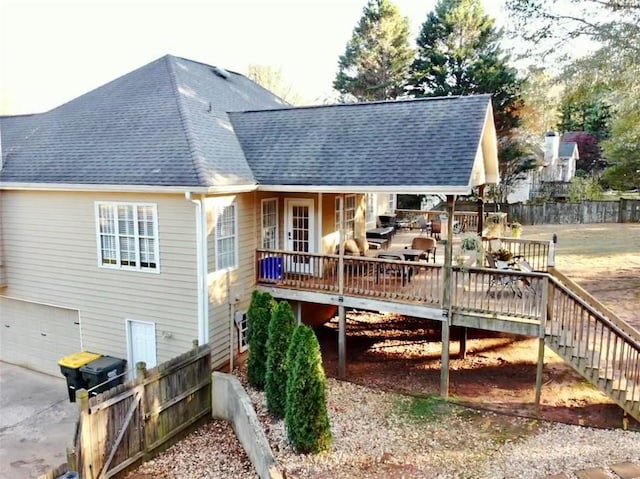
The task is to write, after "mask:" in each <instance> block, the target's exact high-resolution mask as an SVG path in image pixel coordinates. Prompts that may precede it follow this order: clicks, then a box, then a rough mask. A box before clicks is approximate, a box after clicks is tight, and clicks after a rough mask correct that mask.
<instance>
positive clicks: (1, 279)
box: [0, 160, 7, 292]
mask: <svg viewBox="0 0 640 479" xmlns="http://www.w3.org/2000/svg"><path fill="white" fill-rule="evenodd" d="M0 161H1V160H0ZM3 194H4V192H3V191H0V292H1V291H2V289H3V288H4V287H5V286H6V284H7V275H6V273H5V267H4V240H3V239H2V223H3V220H2V217H3V213H2V200H3Z"/></svg>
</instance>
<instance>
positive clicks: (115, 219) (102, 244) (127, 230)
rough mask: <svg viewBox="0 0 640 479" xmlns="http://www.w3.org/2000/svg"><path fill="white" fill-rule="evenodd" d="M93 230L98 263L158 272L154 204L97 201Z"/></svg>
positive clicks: (155, 210) (105, 265) (156, 216)
mask: <svg viewBox="0 0 640 479" xmlns="http://www.w3.org/2000/svg"><path fill="white" fill-rule="evenodd" d="M96 229H97V235H98V258H99V259H98V263H99V265H100V266H104V267H109V268H121V269H131V270H137V271H159V264H158V259H159V253H158V215H157V208H156V205H155V204H141V203H111V202H110V203H103V202H97V203H96Z"/></svg>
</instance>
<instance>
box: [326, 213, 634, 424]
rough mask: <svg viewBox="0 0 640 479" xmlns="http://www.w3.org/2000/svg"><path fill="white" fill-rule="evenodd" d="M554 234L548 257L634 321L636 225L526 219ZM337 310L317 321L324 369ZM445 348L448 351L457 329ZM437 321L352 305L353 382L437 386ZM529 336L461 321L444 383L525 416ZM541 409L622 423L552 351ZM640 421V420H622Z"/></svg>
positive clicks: (333, 349)
mask: <svg viewBox="0 0 640 479" xmlns="http://www.w3.org/2000/svg"><path fill="white" fill-rule="evenodd" d="M554 233H555V234H557V235H558V243H557V254H556V267H557V268H558V270H560V271H561V272H563V273H565V274H566V275H567V276H569V277H570V278H571V279H573V280H574V281H576V282H577V283H579V284H580V285H581V286H582V287H583V288H585V289H586V290H587V291H589V292H590V293H591V294H592V295H593V296H595V297H596V299H598V300H600V301H601V302H603V303H604V304H605V305H606V306H607V307H608V308H610V309H611V310H613V311H614V312H615V313H616V314H617V315H618V316H619V317H620V318H621V319H623V320H625V321H627V322H628V323H630V324H631V325H633V326H634V327H635V328H636V329H638V330H640V225H638V224H596V225H544V226H525V227H524V231H523V238H528V239H529V238H530V239H551V238H552V236H553V234H554ZM336 331H337V323H336V320H334V321H332V322H330V323H328V324H327V325H325V326H324V327H322V328H320V329H319V330H318V331H317V333H318V337H319V339H320V342H321V345H322V349H323V357H324V361H325V369H326V371H327V374H328V375H329V376H333V377H335V376H336V375H337V336H336ZM452 340H453V344H452V347H451V353H452V354H455V353H456V352H457V348H458V343H457V341H456V331H453V332H452ZM439 341H440V331H439V328H438V325H437V324H436V323H433V322H430V321H424V320H421V319H416V318H410V317H404V316H397V315H377V314H370V313H365V312H355V311H354V312H351V313H350V314H349V315H348V321H347V354H348V359H347V375H348V380H349V381H352V382H354V383H357V384H361V385H365V386H369V387H373V388H379V389H382V390H386V391H394V392H400V393H404V394H411V395H419V396H423V395H430V394H438V393H439V387H440V351H441V343H440V342H439ZM536 361H537V340H536V339H530V338H524V337H514V336H507V335H500V334H491V333H486V332H482V331H469V334H468V343H467V356H466V358H465V359H453V360H452V361H451V376H450V384H451V386H450V393H451V395H452V398H453V399H454V400H456V401H458V402H460V403H463V404H467V405H471V406H473V407H476V408H481V409H488V410H491V411H496V412H500V413H506V414H513V415H519V416H525V417H534V416H535V414H536V411H535V405H534V388H535V377H536ZM541 417H542V418H543V419H548V420H553V421H559V422H565V423H569V424H580V425H590V426H596V427H621V425H622V411H621V409H620V408H619V407H618V406H617V405H615V404H614V403H612V402H611V401H610V400H609V399H608V398H607V397H606V396H605V395H603V394H601V393H600V392H599V391H597V390H596V389H595V388H593V387H592V386H591V385H590V384H588V383H587V382H586V381H585V380H583V379H582V378H581V377H580V376H579V375H578V374H577V373H575V372H574V371H573V370H572V369H571V368H570V367H569V366H567V365H566V364H565V363H564V362H563V360H562V359H561V358H559V357H558V356H557V355H555V354H554V353H553V352H551V351H549V350H547V352H546V353H545V368H544V379H543V389H542V408H541ZM630 427H631V428H634V429H636V430H640V425H638V424H632V425H631V426H630Z"/></svg>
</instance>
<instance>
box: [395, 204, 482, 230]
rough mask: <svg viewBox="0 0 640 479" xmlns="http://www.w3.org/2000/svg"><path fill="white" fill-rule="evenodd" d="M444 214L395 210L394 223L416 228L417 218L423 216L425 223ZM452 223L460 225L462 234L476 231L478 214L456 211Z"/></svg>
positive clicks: (440, 212)
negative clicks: (410, 225) (398, 222)
mask: <svg viewBox="0 0 640 479" xmlns="http://www.w3.org/2000/svg"><path fill="white" fill-rule="evenodd" d="M445 213H446V212H445V211H441V210H402V209H401V210H396V221H400V222H403V223H405V224H412V223H413V224H415V226H416V227H417V219H418V216H423V217H424V219H425V220H426V221H433V220H435V219H436V218H438V217H439V216H440V215H444V214H445ZM453 221H454V222H457V224H459V225H460V230H461V231H462V232H466V231H471V232H473V231H477V230H478V213H477V212H474V211H456V212H454V213H453Z"/></svg>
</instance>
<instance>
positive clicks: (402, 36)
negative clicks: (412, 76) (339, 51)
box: [333, 0, 413, 101]
mask: <svg viewBox="0 0 640 479" xmlns="http://www.w3.org/2000/svg"><path fill="white" fill-rule="evenodd" d="M409 33H410V29H409V20H408V19H407V18H406V17H403V16H402V15H401V14H400V11H399V10H398V7H397V6H396V5H394V4H393V3H391V2H390V1H389V0H369V2H368V3H367V5H366V7H365V8H364V9H363V12H362V17H361V18H360V22H359V23H358V25H357V26H356V27H355V29H354V30H353V34H352V36H351V40H350V41H349V42H348V43H347V47H346V50H345V52H344V55H342V56H341V57H340V60H339V62H338V73H337V75H336V79H335V80H334V82H333V87H334V88H335V89H336V90H338V91H339V92H340V93H341V94H342V98H343V99H348V98H350V97H352V98H355V99H356V100H358V101H372V100H388V99H394V98H397V97H399V96H401V95H402V94H403V85H404V82H405V80H406V75H407V72H408V69H409V65H410V63H411V60H412V59H413V50H412V49H411V47H410V45H409Z"/></svg>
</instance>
